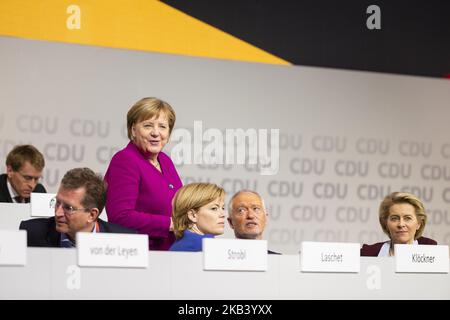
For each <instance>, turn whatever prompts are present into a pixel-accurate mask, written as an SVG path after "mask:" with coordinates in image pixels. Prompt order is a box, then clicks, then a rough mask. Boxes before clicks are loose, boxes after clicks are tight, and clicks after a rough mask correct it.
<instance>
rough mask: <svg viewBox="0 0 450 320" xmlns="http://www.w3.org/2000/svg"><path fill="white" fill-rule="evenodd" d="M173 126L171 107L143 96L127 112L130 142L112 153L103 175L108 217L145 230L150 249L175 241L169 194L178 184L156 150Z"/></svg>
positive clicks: (167, 162) (172, 168) (164, 157)
mask: <svg viewBox="0 0 450 320" xmlns="http://www.w3.org/2000/svg"><path fill="white" fill-rule="evenodd" d="M174 125H175V112H174V111H173V109H172V107H171V106H170V105H169V104H168V103H166V102H164V101H161V100H159V99H157V98H143V99H141V100H139V101H138V102H136V103H135V104H134V105H133V106H132V107H131V109H130V110H129V111H128V114H127V129H128V138H129V139H130V142H129V143H128V145H127V146H126V147H125V148H124V149H123V150H120V151H119V152H117V153H116V154H115V155H114V156H113V158H112V159H111V162H110V164H109V167H108V170H107V172H106V174H105V181H106V182H107V184H108V190H107V197H106V213H107V216H108V221H110V222H113V223H117V224H120V225H122V226H124V227H127V228H130V229H134V230H136V231H137V232H138V233H142V234H148V237H149V249H150V250H168V249H169V248H170V246H171V245H172V243H173V242H174V241H175V236H174V234H173V223H172V218H171V215H172V198H173V197H174V195H175V193H176V192H177V190H178V189H180V188H181V186H182V183H181V180H180V177H179V176H178V173H177V170H176V169H175V166H174V164H173V162H172V160H171V159H170V158H169V156H167V155H166V154H165V153H163V152H162V151H161V150H162V149H163V148H164V146H165V145H166V144H167V142H168V140H169V137H170V134H171V132H172V129H173V127H174Z"/></svg>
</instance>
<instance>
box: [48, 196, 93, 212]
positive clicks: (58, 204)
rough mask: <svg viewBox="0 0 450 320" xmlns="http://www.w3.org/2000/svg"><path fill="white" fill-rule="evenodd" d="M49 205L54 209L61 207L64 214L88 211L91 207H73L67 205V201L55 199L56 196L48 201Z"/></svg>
mask: <svg viewBox="0 0 450 320" xmlns="http://www.w3.org/2000/svg"><path fill="white" fill-rule="evenodd" d="M50 206H53V208H55V211H56V210H58V208H59V207H61V208H62V209H63V211H64V214H66V215H69V216H70V215H72V214H74V213H75V212H77V211H80V210H82V211H90V210H91V209H88V208H74V207H73V206H69V205H68V204H67V203H63V202H61V201H59V200H57V199H56V198H53V199H52V201H51V202H50Z"/></svg>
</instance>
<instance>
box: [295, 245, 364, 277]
mask: <svg viewBox="0 0 450 320" xmlns="http://www.w3.org/2000/svg"><path fill="white" fill-rule="evenodd" d="M300 270H301V271H302V272H356V273H358V272H359V270H360V244H359V243H344V242H312V241H303V242H302V245H301V250H300Z"/></svg>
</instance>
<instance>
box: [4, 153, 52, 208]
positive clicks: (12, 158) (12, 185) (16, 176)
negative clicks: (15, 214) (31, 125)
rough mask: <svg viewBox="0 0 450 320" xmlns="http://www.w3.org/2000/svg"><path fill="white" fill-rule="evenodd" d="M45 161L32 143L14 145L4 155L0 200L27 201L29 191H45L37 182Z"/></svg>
mask: <svg viewBox="0 0 450 320" xmlns="http://www.w3.org/2000/svg"><path fill="white" fill-rule="evenodd" d="M44 166H45V161H44V156H43V155H42V153H40V152H39V150H38V149H36V148H35V147H33V146H32V145H20V146H16V147H14V149H12V150H11V152H9V154H8V156H7V157H6V173H4V174H2V175H0V202H12V203H28V202H30V194H31V192H40V193H45V192H46V191H45V188H44V186H43V185H42V184H40V183H39V179H41V177H42V170H43V169H44Z"/></svg>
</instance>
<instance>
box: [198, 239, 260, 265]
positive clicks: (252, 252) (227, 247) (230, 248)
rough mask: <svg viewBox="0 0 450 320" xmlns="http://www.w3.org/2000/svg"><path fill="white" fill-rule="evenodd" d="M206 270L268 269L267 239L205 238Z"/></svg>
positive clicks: (204, 260) (204, 258)
mask: <svg viewBox="0 0 450 320" xmlns="http://www.w3.org/2000/svg"><path fill="white" fill-rule="evenodd" d="M203 269H204V270H238V271H266V270H267V241H266V240H241V239H212V238H205V239H203Z"/></svg>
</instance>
